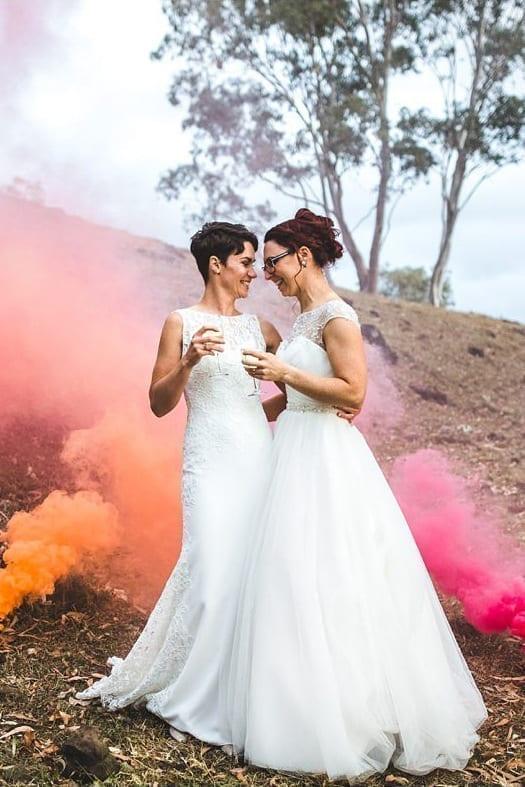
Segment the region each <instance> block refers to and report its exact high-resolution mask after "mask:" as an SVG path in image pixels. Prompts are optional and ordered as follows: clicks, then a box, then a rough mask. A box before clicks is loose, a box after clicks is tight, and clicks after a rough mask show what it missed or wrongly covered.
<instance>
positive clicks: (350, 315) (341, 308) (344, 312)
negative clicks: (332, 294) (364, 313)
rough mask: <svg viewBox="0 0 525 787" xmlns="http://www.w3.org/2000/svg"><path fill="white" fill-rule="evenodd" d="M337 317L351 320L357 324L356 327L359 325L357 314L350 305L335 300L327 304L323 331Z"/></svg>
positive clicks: (324, 312) (324, 311)
mask: <svg viewBox="0 0 525 787" xmlns="http://www.w3.org/2000/svg"><path fill="white" fill-rule="evenodd" d="M335 317H344V318H345V319H346V320H350V321H351V322H355V324H356V325H359V317H358V316H357V312H356V311H355V310H354V309H353V308H352V306H350V304H348V303H345V301H339V300H333V301H328V303H326V304H325V306H324V310H323V320H322V327H323V330H324V328H325V326H326V325H327V324H328V323H329V322H330V320H333V319H334V318H335Z"/></svg>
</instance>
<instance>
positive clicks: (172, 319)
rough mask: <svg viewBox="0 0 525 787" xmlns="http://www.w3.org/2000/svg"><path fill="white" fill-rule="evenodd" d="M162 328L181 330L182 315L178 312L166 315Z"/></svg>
mask: <svg viewBox="0 0 525 787" xmlns="http://www.w3.org/2000/svg"><path fill="white" fill-rule="evenodd" d="M164 326H167V327H168V328H171V329H173V328H181V327H182V315H181V313H180V312H178V311H172V312H170V313H169V314H168V316H167V317H166V319H165V320H164Z"/></svg>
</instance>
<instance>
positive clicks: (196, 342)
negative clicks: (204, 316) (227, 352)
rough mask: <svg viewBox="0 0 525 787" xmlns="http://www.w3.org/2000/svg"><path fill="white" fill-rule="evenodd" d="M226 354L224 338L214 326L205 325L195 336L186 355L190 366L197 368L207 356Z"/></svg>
mask: <svg viewBox="0 0 525 787" xmlns="http://www.w3.org/2000/svg"><path fill="white" fill-rule="evenodd" d="M222 352H224V336H223V334H222V333H221V331H219V330H218V329H217V328H215V327H214V326H213V325H203V326H202V328H199V330H198V331H197V332H196V333H194V334H193V336H192V338H191V342H190V344H189V347H188V349H187V351H186V354H185V356H184V357H185V360H186V363H187V364H188V366H192V367H193V366H196V365H197V364H198V363H199V361H200V360H201V358H204V356H205V355H215V354H216V353H222Z"/></svg>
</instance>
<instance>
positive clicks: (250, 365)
mask: <svg viewBox="0 0 525 787" xmlns="http://www.w3.org/2000/svg"><path fill="white" fill-rule="evenodd" d="M258 360H259V359H258V358H257V356H255V355H251V354H250V353H247V352H243V354H242V364H243V366H244V368H245V369H246V373H247V374H249V372H250V369H255V367H256V366H257V361H258ZM250 376H251V375H250ZM252 380H253V391H250V393H249V394H248V396H259V392H260V383H259V380H257V379H256V378H255V377H252Z"/></svg>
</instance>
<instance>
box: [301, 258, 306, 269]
mask: <svg viewBox="0 0 525 787" xmlns="http://www.w3.org/2000/svg"><path fill="white" fill-rule="evenodd" d="M301 267H302V268H306V260H305V259H304V257H303V259H302V260H301Z"/></svg>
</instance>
